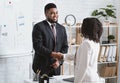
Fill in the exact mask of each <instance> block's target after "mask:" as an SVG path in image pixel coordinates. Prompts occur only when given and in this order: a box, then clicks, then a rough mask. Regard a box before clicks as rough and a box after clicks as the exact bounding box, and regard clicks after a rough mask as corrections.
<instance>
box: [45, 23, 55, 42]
mask: <svg viewBox="0 0 120 83" xmlns="http://www.w3.org/2000/svg"><path fill="white" fill-rule="evenodd" d="M45 26H46V30H47V32H48V34H50V37H51V38H52V39H53V40H54V35H53V33H52V30H51V28H50V26H49V24H48V23H47V22H46V21H45Z"/></svg>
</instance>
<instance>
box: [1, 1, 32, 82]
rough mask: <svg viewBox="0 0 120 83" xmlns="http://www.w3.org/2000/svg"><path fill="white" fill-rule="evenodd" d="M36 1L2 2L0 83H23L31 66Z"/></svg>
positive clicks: (27, 77)
mask: <svg viewBox="0 0 120 83" xmlns="http://www.w3.org/2000/svg"><path fill="white" fill-rule="evenodd" d="M32 1H33V0H0V83H23V81H24V79H29V76H30V75H29V74H30V73H29V72H30V71H29V64H30V63H32V53H31V51H32V33H31V32H32V12H33V11H32V7H33V6H32V3H33V2H32Z"/></svg>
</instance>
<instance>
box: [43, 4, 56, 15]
mask: <svg viewBox="0 0 120 83" xmlns="http://www.w3.org/2000/svg"><path fill="white" fill-rule="evenodd" d="M50 8H57V6H56V5H55V4H54V3H48V4H47V5H46V6H45V9H44V12H45V13H46V11H47V10H49V9H50Z"/></svg>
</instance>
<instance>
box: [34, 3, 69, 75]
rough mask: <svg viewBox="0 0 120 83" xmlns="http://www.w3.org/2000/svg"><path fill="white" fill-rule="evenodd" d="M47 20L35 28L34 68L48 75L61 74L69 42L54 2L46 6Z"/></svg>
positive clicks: (36, 71) (35, 70)
mask: <svg viewBox="0 0 120 83" xmlns="http://www.w3.org/2000/svg"><path fill="white" fill-rule="evenodd" d="M44 11H45V16H46V20H43V21H41V22H39V23H37V24H35V26H34V28H33V33H32V38H33V48H34V50H35V55H34V59H33V70H34V72H35V73H39V72H40V75H42V74H47V75H48V76H53V75H60V66H61V64H62V61H61V60H62V59H61V57H62V54H63V53H67V50H68V42H67V35H66V30H65V27H63V26H62V25H60V24H59V23H58V22H57V21H58V11H57V7H56V5H55V4H54V3H49V4H47V5H46V6H45V9H44Z"/></svg>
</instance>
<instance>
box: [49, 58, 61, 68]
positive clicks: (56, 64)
mask: <svg viewBox="0 0 120 83" xmlns="http://www.w3.org/2000/svg"><path fill="white" fill-rule="evenodd" d="M51 66H52V67H53V68H54V69H57V68H58V67H59V66H60V64H59V60H58V59H56V62H55V63H53V64H52V65H51Z"/></svg>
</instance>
